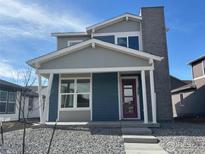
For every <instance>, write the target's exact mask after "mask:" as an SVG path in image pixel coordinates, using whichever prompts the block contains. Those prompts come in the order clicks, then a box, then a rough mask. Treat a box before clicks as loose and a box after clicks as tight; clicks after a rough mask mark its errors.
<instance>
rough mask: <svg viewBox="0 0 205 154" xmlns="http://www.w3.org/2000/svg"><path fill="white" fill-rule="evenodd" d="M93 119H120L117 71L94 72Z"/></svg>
mask: <svg viewBox="0 0 205 154" xmlns="http://www.w3.org/2000/svg"><path fill="white" fill-rule="evenodd" d="M92 91H93V95H92V96H93V100H92V106H93V107H92V109H93V113H92V114H93V121H116V120H119V103H118V76H117V73H94V74H93V89H92Z"/></svg>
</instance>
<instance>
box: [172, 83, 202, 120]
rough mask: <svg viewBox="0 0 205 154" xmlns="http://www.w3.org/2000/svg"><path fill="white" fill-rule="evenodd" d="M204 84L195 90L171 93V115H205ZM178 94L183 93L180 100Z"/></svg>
mask: <svg viewBox="0 0 205 154" xmlns="http://www.w3.org/2000/svg"><path fill="white" fill-rule="evenodd" d="M204 93H205V86H202V87H201V88H199V89H197V90H195V91H194V90H192V91H191V90H190V91H184V92H180V93H175V94H172V108H173V116H174V117H181V116H200V115H203V116H204V115H205V110H204V108H205V104H204V102H205V97H204ZM180 94H183V100H182V101H180Z"/></svg>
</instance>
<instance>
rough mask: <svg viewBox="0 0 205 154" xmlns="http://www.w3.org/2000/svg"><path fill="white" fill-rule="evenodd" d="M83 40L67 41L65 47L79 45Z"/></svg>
mask: <svg viewBox="0 0 205 154" xmlns="http://www.w3.org/2000/svg"><path fill="white" fill-rule="evenodd" d="M82 41H83V40H72V41H68V43H67V46H73V45H76V44H78V43H81V42H82Z"/></svg>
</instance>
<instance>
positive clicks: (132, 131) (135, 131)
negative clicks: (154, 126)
mask: <svg viewBox="0 0 205 154" xmlns="http://www.w3.org/2000/svg"><path fill="white" fill-rule="evenodd" d="M121 130H122V134H123V135H151V134H152V130H151V129H149V128H134V127H132V128H130V127H129V128H126V127H124V128H121Z"/></svg>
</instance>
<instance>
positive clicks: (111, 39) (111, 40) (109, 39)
mask: <svg viewBox="0 0 205 154" xmlns="http://www.w3.org/2000/svg"><path fill="white" fill-rule="evenodd" d="M94 38H96V39H99V40H101V41H104V42H108V43H112V44H115V37H114V35H110V36H95V37H94Z"/></svg>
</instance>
